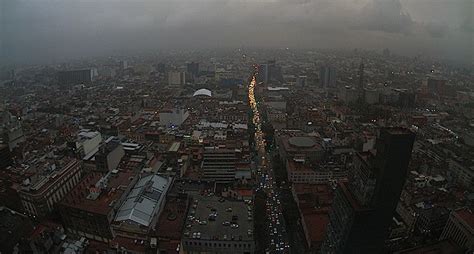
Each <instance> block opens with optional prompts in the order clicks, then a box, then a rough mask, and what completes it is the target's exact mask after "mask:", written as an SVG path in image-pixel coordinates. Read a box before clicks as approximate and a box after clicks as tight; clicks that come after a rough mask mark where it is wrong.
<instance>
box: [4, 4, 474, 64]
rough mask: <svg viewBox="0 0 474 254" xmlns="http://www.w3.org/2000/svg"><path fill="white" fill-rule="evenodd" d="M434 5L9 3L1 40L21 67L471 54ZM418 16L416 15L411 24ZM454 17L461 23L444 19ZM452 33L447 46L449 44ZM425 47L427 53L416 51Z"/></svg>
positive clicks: (460, 33) (10, 58)
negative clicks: (173, 57)
mask: <svg viewBox="0 0 474 254" xmlns="http://www.w3.org/2000/svg"><path fill="white" fill-rule="evenodd" d="M446 1H447V0H446ZM423 2H424V4H423ZM450 2H451V4H450V5H449V6H452V5H453V4H454V5H456V6H457V5H460V4H458V2H459V3H464V4H468V2H466V1H465V0H450ZM431 3H432V1H430V0H420V1H417V2H416V4H417V5H413V1H408V0H123V1H119V0H3V1H1V3H0V8H1V15H2V17H0V18H1V27H0V28H1V33H2V36H1V37H0V38H4V39H1V40H3V41H2V44H1V45H2V55H3V56H4V57H3V58H4V59H6V60H8V61H21V62H28V61H32V60H51V59H56V60H61V59H64V58H68V57H81V56H92V55H99V54H102V55H106V54H110V53H111V52H114V51H121V52H127V51H133V50H138V49H144V50H146V49H158V48H188V47H192V48H204V47H209V48H213V47H238V46H270V47H280V46H290V47H351V48H352V47H370V48H384V47H393V49H394V50H395V51H399V52H402V53H403V52H405V53H406V52H412V51H417V50H427V51H428V50H429V51H430V52H436V47H443V50H444V51H443V52H445V53H446V54H451V53H452V52H451V51H452V50H451V48H453V49H459V51H460V50H461V49H463V50H466V49H468V48H465V47H466V45H467V44H465V42H464V39H465V38H466V36H467V38H468V37H469V35H471V36H472V30H471V31H469V30H468V29H459V28H463V27H468V28H469V24H467V25H464V26H462V24H461V22H460V21H459V22H458V21H456V20H454V21H452V20H449V19H448V20H447V21H443V22H433V21H432V20H428V19H429V18H430V15H427V14H426V12H423V11H425V10H426V9H427V8H432V7H430V6H431ZM412 5H413V6H412ZM405 6H410V8H411V9H407V8H406V7H405ZM433 8H434V7H433ZM440 9H442V8H440ZM444 9H446V8H444ZM412 10H414V11H417V12H416V13H417V14H419V15H418V16H416V15H415V16H414V15H412V13H411V11H412ZM433 10H437V9H433ZM428 14H429V13H428ZM433 15H436V14H434V13H433ZM454 16H459V14H457V13H454V12H453V13H450V14H449V15H445V17H448V18H449V17H454ZM420 17H421V18H420ZM435 18H436V17H435ZM467 18H468V17H467V16H466V17H465V19H467ZM471 20H472V19H471ZM456 22H458V23H457V24H456ZM425 24H429V25H425ZM440 24H443V25H440ZM444 24H449V25H444ZM452 27H457V29H452ZM450 33H451V35H452V36H449V38H450V40H449V41H448V40H447V39H446V36H443V35H445V34H450ZM454 33H457V34H454ZM466 34H467V35H466ZM463 36H464V37H463ZM471 38H472V37H471ZM453 40H454V41H453ZM420 45H422V48H421V49H420V48H417V47H420ZM446 48H448V50H446ZM454 53H456V52H454Z"/></svg>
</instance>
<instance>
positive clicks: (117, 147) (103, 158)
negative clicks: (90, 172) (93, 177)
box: [95, 137, 125, 172]
mask: <svg viewBox="0 0 474 254" xmlns="http://www.w3.org/2000/svg"><path fill="white" fill-rule="evenodd" d="M124 155H125V150H124V149H123V146H122V144H121V143H120V142H119V140H117V139H116V138H115V137H110V138H108V139H107V140H106V141H105V142H104V143H102V144H101V146H100V147H99V151H98V152H97V153H96V154H95V163H96V170H97V171H100V172H109V171H112V170H114V169H116V168H117V166H118V165H119V163H120V160H121V159H122V157H123V156H124Z"/></svg>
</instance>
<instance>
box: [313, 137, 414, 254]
mask: <svg viewBox="0 0 474 254" xmlns="http://www.w3.org/2000/svg"><path fill="white" fill-rule="evenodd" d="M414 139H415V135H414V133H412V132H411V131H410V130H407V129H403V128H383V129H381V130H380V135H379V137H378V140H377V143H376V149H377V152H376V155H373V154H372V153H358V154H357V155H356V156H355V158H354V168H353V170H352V171H351V172H350V173H349V183H339V186H338V189H337V191H336V195H335V199H334V203H333V204H334V205H333V209H332V211H331V213H330V216H329V220H330V222H329V226H328V230H327V234H326V239H325V241H324V243H323V245H322V248H321V251H322V253H380V252H381V251H382V250H383V248H384V243H385V240H386V238H387V237H388V235H389V227H390V225H391V224H392V218H393V215H394V211H395V209H396V206H397V204H398V201H399V199H400V194H401V191H402V187H403V185H404V183H405V178H406V175H407V170H408V163H409V161H410V157H411V150H412V147H413V142H414Z"/></svg>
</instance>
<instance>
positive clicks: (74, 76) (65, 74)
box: [58, 69, 95, 84]
mask: <svg viewBox="0 0 474 254" xmlns="http://www.w3.org/2000/svg"><path fill="white" fill-rule="evenodd" d="M94 72H95V70H94V69H84V70H70V71H60V72H58V82H59V83H60V84H80V83H90V82H92V79H93V78H94V76H95V74H94Z"/></svg>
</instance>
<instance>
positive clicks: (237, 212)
mask: <svg viewBox="0 0 474 254" xmlns="http://www.w3.org/2000/svg"><path fill="white" fill-rule="evenodd" d="M248 213H249V208H248V206H247V205H246V204H245V203H244V202H242V201H228V200H222V199H221V200H220V201H219V198H218V197H215V196H211V197H203V196H197V197H196V199H195V200H194V202H193V206H192V207H191V208H190V209H189V212H188V217H187V221H186V229H185V231H184V237H183V238H193V237H194V238H196V237H197V238H199V239H206V240H211V239H215V240H227V241H229V240H236V241H238V240H243V241H251V240H253V235H252V234H249V230H251V231H253V221H250V220H249V219H248ZM250 213H251V211H250ZM212 214H216V216H215V217H214V218H215V220H212V217H213V215H212ZM234 216H236V217H234ZM233 219H234V220H233ZM232 224H235V225H238V226H235V225H234V226H233V225H232ZM197 235H199V236H197Z"/></svg>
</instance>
